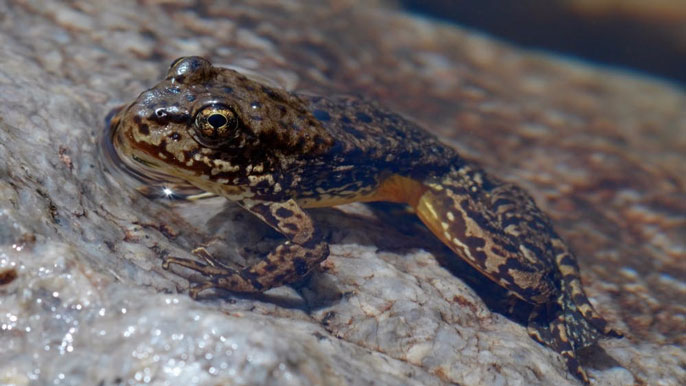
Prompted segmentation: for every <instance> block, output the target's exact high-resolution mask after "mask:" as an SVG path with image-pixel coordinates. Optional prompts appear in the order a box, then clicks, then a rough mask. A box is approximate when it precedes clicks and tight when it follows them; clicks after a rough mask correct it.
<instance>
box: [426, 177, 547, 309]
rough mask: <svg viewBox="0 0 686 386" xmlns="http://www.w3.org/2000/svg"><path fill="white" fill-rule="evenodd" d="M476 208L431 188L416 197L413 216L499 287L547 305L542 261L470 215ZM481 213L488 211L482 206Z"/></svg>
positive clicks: (463, 198) (459, 197)
mask: <svg viewBox="0 0 686 386" xmlns="http://www.w3.org/2000/svg"><path fill="white" fill-rule="evenodd" d="M480 207H483V204H482V205H477V203H475V202H474V201H473V199H472V198H471V197H470V196H469V195H467V194H459V193H457V192H456V191H454V190H452V188H450V187H445V186H441V185H431V186H429V187H428V190H426V192H424V194H423V195H422V196H421V197H420V198H419V200H418V202H417V205H416V207H415V210H416V212H417V216H419V218H420V219H421V220H422V222H423V223H424V224H425V225H426V226H427V227H428V228H429V229H430V230H431V232H433V233H434V234H435V235H436V236H437V237H438V238H439V239H440V240H441V241H443V243H444V244H446V245H447V246H448V247H450V249H452V250H453V251H454V252H455V253H456V254H457V255H458V256H460V257H461V258H462V259H464V260H465V261H466V262H467V263H469V264H470V265H471V266H473V267H474V268H476V269H477V270H479V271H480V272H481V273H483V274H484V275H486V276H487V277H488V278H490V279H491V280H493V281H494V282H496V283H498V284H499V285H500V286H502V287H504V288H506V289H508V290H510V291H512V292H514V293H515V294H516V295H517V296H518V297H520V298H522V299H523V300H526V301H528V302H531V303H547V302H549V301H550V297H551V295H552V294H553V293H555V288H554V284H553V283H552V282H551V281H550V279H549V278H548V276H547V275H548V273H549V271H550V268H549V267H548V266H547V265H546V264H545V262H543V261H539V260H537V259H535V258H532V256H530V255H525V254H524V253H522V252H521V250H520V245H518V243H516V242H514V241H513V240H512V239H511V238H507V237H503V236H504V234H505V232H504V230H503V229H500V228H501V227H500V226H499V224H496V223H494V222H493V221H491V222H490V223H488V224H484V221H486V220H484V219H485V218H487V217H488V216H487V215H485V214H484V216H481V217H480V218H475V217H476V216H474V215H470V213H473V212H474V208H480ZM483 210H488V207H486V208H485V209H483Z"/></svg>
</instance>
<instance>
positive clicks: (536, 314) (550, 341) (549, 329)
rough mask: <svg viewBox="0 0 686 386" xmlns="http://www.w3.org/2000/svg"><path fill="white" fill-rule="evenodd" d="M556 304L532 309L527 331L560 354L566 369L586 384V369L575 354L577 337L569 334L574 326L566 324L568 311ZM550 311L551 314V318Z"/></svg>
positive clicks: (560, 299)
mask: <svg viewBox="0 0 686 386" xmlns="http://www.w3.org/2000/svg"><path fill="white" fill-rule="evenodd" d="M563 296H564V295H560V298H559V299H558V301H557V303H558V304H560V303H562V302H563V301H564V299H562V297H563ZM558 304H553V305H552V306H551V305H543V306H541V307H539V308H538V309H536V310H534V311H533V312H532V314H531V316H530V319H529V323H528V326H527V332H528V333H529V336H531V337H532V338H533V339H534V340H536V341H537V342H539V343H541V344H542V345H544V346H547V347H550V348H552V349H553V350H555V351H556V352H557V353H558V354H560V356H562V359H563V360H564V362H565V365H566V366H567V369H569V371H570V372H572V373H573V374H574V375H575V376H576V377H577V378H579V379H580V380H581V381H582V382H584V383H585V384H588V383H589V379H588V375H587V374H586V370H584V368H583V367H582V366H581V363H580V362H579V359H578V358H577V356H576V349H577V348H578V347H577V346H576V344H575V342H576V339H577V337H573V336H570V335H569V334H570V332H571V331H573V330H574V328H570V326H569V325H568V321H569V320H568V318H567V316H568V312H566V311H564V310H562V309H560V308H559V306H558ZM551 308H552V309H551ZM563 308H564V307H563ZM550 313H552V314H553V315H552V320H551V315H550ZM582 319H583V318H582Z"/></svg>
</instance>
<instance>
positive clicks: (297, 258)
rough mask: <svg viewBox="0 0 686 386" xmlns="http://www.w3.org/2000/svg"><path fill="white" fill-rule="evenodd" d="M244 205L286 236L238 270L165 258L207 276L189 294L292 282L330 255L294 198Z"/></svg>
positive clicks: (261, 288)
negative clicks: (259, 256) (278, 243)
mask: <svg viewBox="0 0 686 386" xmlns="http://www.w3.org/2000/svg"><path fill="white" fill-rule="evenodd" d="M239 205H241V206H242V207H243V208H245V209H247V210H248V211H250V212H251V213H253V214H254V215H256V216H257V217H259V218H260V219H261V220H262V221H264V222H265V223H267V224H269V226H271V227H272V228H274V229H276V230H277V231H279V232H280V233H281V234H283V235H284V236H285V237H286V239H287V240H286V241H284V242H283V243H281V244H280V245H278V246H277V247H276V248H275V249H274V250H273V251H271V252H270V253H269V254H268V255H267V256H266V257H265V258H264V259H262V260H261V261H260V262H258V263H256V264H254V265H251V266H248V267H245V268H243V269H241V270H235V269H231V268H229V267H224V266H221V265H213V264H204V263H200V262H198V261H195V260H190V259H182V258H176V257H170V258H167V259H166V260H165V261H164V263H163V267H164V268H165V269H168V268H169V265H170V264H177V265H181V266H184V267H187V268H190V269H192V270H194V271H197V272H200V273H201V274H203V275H205V276H206V281H203V282H201V283H200V284H199V285H198V286H196V287H193V288H191V290H190V294H191V296H192V297H197V295H198V293H200V291H203V290H205V289H208V288H223V289H226V290H229V291H232V292H244V293H246V292H247V293H250V292H253V293H254V292H263V291H266V290H268V289H270V288H273V287H278V286H281V285H284V284H288V283H292V282H293V281H296V280H297V279H298V278H301V277H303V276H305V275H306V274H307V273H308V272H310V271H311V270H312V268H313V267H314V266H315V265H316V264H317V263H319V262H321V261H322V260H324V259H326V257H327V256H328V255H329V246H328V244H327V243H326V242H325V241H324V240H323V239H322V237H321V234H320V233H319V232H318V231H317V230H316V229H315V228H314V226H313V224H312V219H311V218H310V216H308V215H307V213H305V212H304V211H303V210H302V208H300V207H299V206H298V204H296V203H295V201H294V200H292V199H291V200H288V201H285V202H265V201H252V200H244V201H240V202H239Z"/></svg>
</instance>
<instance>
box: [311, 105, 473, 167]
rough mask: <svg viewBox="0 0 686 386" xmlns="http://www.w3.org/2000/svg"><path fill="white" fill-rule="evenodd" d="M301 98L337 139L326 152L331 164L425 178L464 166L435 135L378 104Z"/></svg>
mask: <svg viewBox="0 0 686 386" xmlns="http://www.w3.org/2000/svg"><path fill="white" fill-rule="evenodd" d="M301 98H302V99H303V100H304V101H305V103H306V104H307V105H308V109H309V111H310V113H312V115H313V116H314V117H315V118H316V119H317V120H318V121H319V122H321V125H322V127H323V128H324V129H325V130H326V131H327V133H328V134H330V135H331V136H332V137H333V139H334V145H333V146H332V148H331V149H330V151H329V152H327V154H326V158H327V160H328V161H329V162H330V163H331V165H353V166H356V167H361V168H375V169H378V170H384V171H386V172H390V173H392V174H398V175H403V176H408V177H414V178H416V177H420V178H425V177H426V176H430V175H440V174H444V173H445V172H446V171H447V170H448V169H449V168H450V167H451V166H452V167H459V166H460V164H462V163H463V162H464V161H463V160H461V159H460V158H459V157H458V155H457V153H456V152H455V151H454V150H453V149H452V148H450V147H449V146H447V145H445V144H443V143H441V142H440V141H439V140H438V139H437V138H436V137H435V136H434V135H432V134H430V133H428V132H427V131H425V130H424V129H422V128H420V127H419V126H418V125H416V124H415V123H413V122H411V121H410V120H408V119H405V118H403V117H402V116H400V115H398V114H394V113H391V112H388V111H387V110H384V109H383V108H381V107H379V106H377V105H376V104H374V103H371V102H368V101H364V100H360V99H357V98H353V97H344V96H336V97H330V98H324V97H310V96H301Z"/></svg>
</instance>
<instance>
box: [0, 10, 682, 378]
mask: <svg viewBox="0 0 686 386" xmlns="http://www.w3.org/2000/svg"><path fill="white" fill-rule="evenodd" d="M190 5H191V4H190V2H187V1H165V2H143V3H142V4H138V3H134V2H130V3H127V2H90V1H89V2H86V1H83V2H79V1H76V2H71V3H69V4H66V3H59V2H49V1H46V2H43V1H24V2H8V1H0V9H3V10H4V12H3V13H2V15H1V16H0V17H1V18H2V19H1V21H2V22H1V23H0V42H2V46H3V50H4V55H3V56H2V58H0V160H1V162H0V275H2V277H3V278H12V279H11V280H2V282H1V283H0V340H2V342H3V350H0V382H2V383H16V384H27V383H49V382H50V383H66V384H79V383H86V384H96V383H99V382H105V383H110V382H111V383H129V382H153V381H154V382H159V383H162V382H169V383H184V382H188V383H190V382H197V383H229V382H230V383H234V384H256V383H259V384H276V383H278V384H370V383H372V382H376V383H381V384H400V383H402V384H413V383H414V384H445V383H462V384H576V383H578V381H577V380H576V379H575V378H574V377H572V376H571V375H570V374H568V372H567V370H566V368H565V367H564V364H563V363H562V361H561V359H560V358H559V356H558V355H557V354H555V353H554V352H553V351H552V350H550V349H548V348H545V347H543V346H541V345H538V344H537V343H535V342H534V341H533V340H531V339H530V338H529V337H528V336H527V334H526V332H525V328H524V326H522V325H521V324H518V323H516V322H514V321H512V320H510V319H508V318H507V317H505V316H503V315H502V314H500V313H498V312H494V310H493V309H492V308H489V306H487V304H488V293H486V292H480V290H479V288H478V286H473V287H474V288H476V291H475V290H474V289H472V288H470V287H469V286H467V285H466V284H465V281H466V282H470V284H471V281H472V278H471V277H470V275H469V274H465V273H464V272H462V273H461V272H459V270H456V269H454V267H451V266H450V264H449V263H445V261H446V260H450V259H451V258H452V257H451V255H450V254H448V253H446V252H445V251H444V250H442V249H441V246H440V243H439V242H438V241H435V240H433V239H432V238H431V237H430V236H429V235H428V234H427V233H425V232H424V231H422V230H421V229H415V228H413V224H411V223H410V224H409V225H408V229H410V232H409V233H407V232H408V231H407V230H406V229H402V227H401V226H398V227H396V226H394V224H393V223H389V222H388V221H382V220H380V219H379V218H378V217H376V216H375V215H374V214H373V213H372V212H369V211H368V209H367V208H366V207H364V206H361V205H353V206H348V207H346V208H344V209H345V211H344V212H341V211H339V210H333V209H329V210H321V211H317V212H316V213H315V214H314V216H315V219H316V220H317V223H318V224H320V225H321V226H322V228H323V229H324V230H325V231H326V232H327V233H329V235H330V239H331V242H332V254H331V257H330V258H329V259H328V260H327V261H326V262H325V263H323V264H322V270H321V272H317V273H315V274H313V275H312V277H311V278H309V280H305V281H303V282H301V283H298V285H297V286H294V287H283V288H278V289H274V290H272V291H269V292H268V293H266V294H264V295H261V296H256V297H239V296H234V295H231V294H228V293H225V292H217V293H216V294H214V295H213V294H212V293H208V294H206V297H205V298H204V299H203V300H201V301H192V300H190V299H189V298H188V297H187V296H186V295H185V294H183V292H184V291H185V289H186V288H187V286H188V281H187V280H186V279H184V278H183V277H181V276H179V275H175V274H173V273H171V272H167V271H164V270H162V269H161V261H162V258H163V257H164V256H166V255H175V256H188V251H189V250H191V249H192V248H193V247H195V246H197V245H200V244H204V245H208V246H209V247H210V249H211V250H212V252H213V253H217V254H221V255H223V256H224V257H225V258H226V260H227V261H232V262H235V263H237V264H244V263H245V262H246V261H249V260H250V259H252V258H254V257H255V256H257V255H259V254H260V253H261V252H263V251H264V250H267V249H268V248H269V246H270V245H272V244H273V243H274V242H275V240H276V235H274V234H273V233H271V232H270V231H269V230H267V229H265V228H264V226H262V225H261V224H260V223H259V222H258V221H256V220H254V219H252V218H251V217H249V216H247V215H246V214H245V213H243V212H242V211H240V210H238V209H237V208H235V207H232V206H228V207H225V206H224V203H223V202H222V201H221V200H216V199H213V200H207V201H202V202H200V203H198V204H193V205H188V204H174V203H171V202H168V201H165V200H159V199H158V200H150V199H148V198H145V197H143V196H142V195H140V194H138V193H137V192H136V191H135V188H134V187H132V186H131V185H130V184H128V183H127V182H126V181H124V180H121V179H119V178H118V177H117V175H116V174H107V173H104V172H103V168H102V165H101V162H100V161H101V158H102V153H101V152H100V151H99V145H98V138H99V135H100V134H101V132H102V130H103V128H104V119H105V116H106V115H107V112H108V111H109V110H110V109H111V108H113V107H115V106H117V105H119V104H121V103H123V102H126V101H129V100H130V99H131V98H133V97H135V96H136V95H137V94H138V93H140V92H141V91H142V90H144V89H145V88H146V87H147V86H151V85H153V84H154V83H155V82H157V80H158V79H159V77H160V76H161V75H162V74H163V73H164V71H165V70H166V67H167V66H168V64H169V63H170V62H171V61H172V60H173V59H174V58H176V57H178V56H182V55H191V54H198V55H203V56H206V57H208V58H211V59H212V61H213V62H215V63H218V64H226V65H233V66H240V67H242V68H243V69H246V70H251V71H253V72H254V73H256V74H260V75H261V76H265V77H268V78H270V79H272V81H273V82H275V83H278V84H281V85H283V86H284V87H286V88H290V89H304V90H309V91H311V92H317V93H353V94H359V95H362V96H363V97H365V98H367V99H373V100H376V101H377V102H379V103H381V104H384V105H386V106H388V107H389V108H391V109H393V110H395V111H397V112H400V113H402V114H404V115H406V116H407V117H409V118H411V119H414V120H416V121H418V122H420V123H421V124H422V125H423V126H425V127H426V128H427V129H429V130H431V131H433V132H435V133H436V134H438V135H441V136H442V138H443V139H444V140H445V141H446V142H447V143H449V144H450V145H452V146H454V147H456V148H457V149H458V150H459V151H461V152H462V153H463V154H464V155H465V156H468V157H471V158H474V159H477V160H479V161H480V162H481V163H482V164H483V165H484V166H485V167H486V168H487V169H488V170H489V171H491V172H492V173H493V174H495V175H498V176H500V177H502V178H504V179H507V180H509V181H513V182H516V183H518V184H520V185H522V186H523V187H525V188H526V189H527V190H529V191H530V192H531V193H532V194H533V195H534V197H535V198H536V200H537V202H538V203H539V205H540V206H541V207H542V208H543V209H544V210H546V211H547V212H548V213H549V214H550V215H551V217H552V218H553V220H554V221H555V223H556V227H557V229H558V231H559V232H560V233H561V234H562V235H563V236H564V237H565V238H566V239H567V240H568V241H569V242H570V244H571V245H572V247H573V248H574V249H575V250H576V251H577V254H578V257H579V261H580V264H581V268H582V277H583V280H584V284H585V286H586V290H587V292H588V293H589V295H590V296H591V297H592V298H593V300H594V302H595V304H596V305H597V307H598V309H599V311H600V312H601V313H602V314H603V315H605V316H607V318H608V319H609V320H610V321H611V322H612V323H613V324H615V325H616V326H618V327H619V328H621V329H623V330H624V331H626V332H627V333H628V337H627V338H626V339H623V340H611V341H603V342H601V343H600V345H599V347H596V348H593V349H591V350H590V351H589V352H588V353H586V354H585V355H584V361H585V363H586V366H587V368H588V370H589V372H590V375H591V376H592V377H594V379H595V382H597V383H599V384H626V383H631V382H645V383H647V384H654V383H657V382H658V380H659V381H661V382H663V383H664V384H679V383H683V382H684V381H685V380H686V373H685V372H684V367H685V364H686V353H685V351H684V349H683V346H684V344H685V343H686V342H684V341H683V339H684V336H686V334H684V332H685V331H684V325H686V324H685V323H684V314H685V313H686V309H685V308H684V304H686V289H685V288H686V287H685V284H684V279H685V278H686V271H685V270H684V267H683V257H684V254H686V246H685V245H684V240H685V239H686V230H685V229H686V206H685V204H684V203H685V202H686V201H685V200H684V194H685V192H686V180H685V177H684V176H686V170H685V169H684V165H685V164H686V163H685V162H684V161H685V160H684V154H686V136H685V133H686V112H685V111H684V109H683V106H685V105H686V96H685V95H684V93H683V90H681V89H678V88H675V87H671V86H670V85H669V84H665V83H659V82H655V81H653V80H650V79H642V78H639V77H636V76H634V75H630V74H624V73H618V72H612V71H609V70H607V69H599V68H594V67H591V66H588V65H583V64H580V63H575V62H571V63H570V62H567V61H564V60H561V59H556V58H551V57H547V56H545V55H542V54H536V53H529V52H522V51H519V50H517V49H514V48H512V47H510V46H507V45H505V44H502V43H498V42H495V41H492V40H489V39H486V38H484V37H483V36H480V35H475V34H472V33H469V32H466V31H464V30H460V29H458V28H455V27H453V26H449V25H442V24H440V23H434V22H429V21H427V20H423V19H417V18H415V17H413V16H411V15H407V14H403V13H401V12H399V11H396V10H393V9H389V8H382V7H380V6H377V5H365V6H362V5H359V4H355V3H354V2H335V4H334V2H332V4H327V3H325V2H294V3H287V2H279V3H275V2H269V1H265V2H260V1H249V2H248V1H246V2H232V3H231V6H227V5H226V4H225V3H224V2H217V3H216V4H215V3H212V2H203V3H202V5H199V6H197V7H191V6H190ZM400 225H402V224H400ZM241 256H243V257H241ZM438 260H441V261H444V264H443V265H441V264H439V263H438V262H437V261H438ZM446 267H447V268H448V269H446ZM182 273H184V274H186V273H185V272H182ZM455 274H456V275H457V277H456V276H455ZM177 292H182V293H179V294H177ZM484 298H486V299H484ZM484 300H487V301H486V302H485V301H484Z"/></svg>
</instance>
